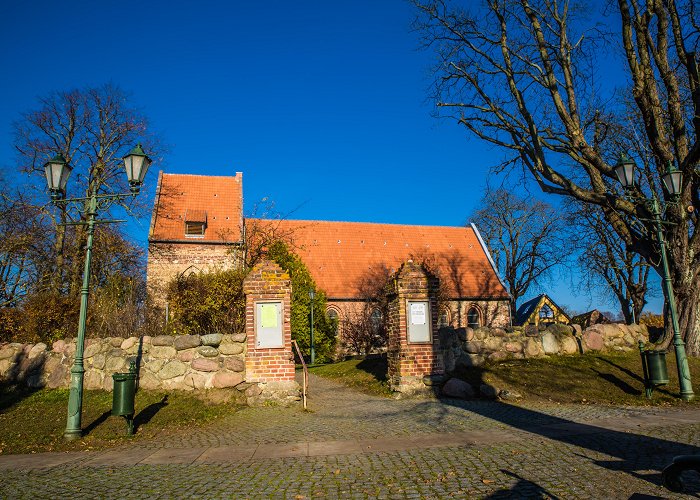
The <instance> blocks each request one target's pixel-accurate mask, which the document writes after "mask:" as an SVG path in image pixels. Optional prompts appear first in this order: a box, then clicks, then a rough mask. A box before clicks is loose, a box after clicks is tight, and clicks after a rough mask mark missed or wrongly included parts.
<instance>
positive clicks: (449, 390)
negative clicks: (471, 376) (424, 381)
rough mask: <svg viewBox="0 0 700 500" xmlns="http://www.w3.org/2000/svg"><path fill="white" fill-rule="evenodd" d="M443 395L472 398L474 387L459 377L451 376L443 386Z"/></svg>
mask: <svg viewBox="0 0 700 500" xmlns="http://www.w3.org/2000/svg"><path fill="white" fill-rule="evenodd" d="M441 392H442V395H443V396H445V397H448V398H458V399H472V398H473V397H474V389H473V388H472V386H471V384H469V383H468V382H465V381H464V380H460V379H458V378H451V379H450V380H448V381H447V382H445V385H443V386H442V391H441Z"/></svg>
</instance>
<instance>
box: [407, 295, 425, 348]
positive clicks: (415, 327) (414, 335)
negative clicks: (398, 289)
mask: <svg viewBox="0 0 700 500" xmlns="http://www.w3.org/2000/svg"><path fill="white" fill-rule="evenodd" d="M406 316H408V317H407V318H406V319H407V321H406V324H407V325H408V341H409V342H417V343H420V342H430V341H431V339H430V303H429V302H428V301H427V300H409V301H408V304H407V307H406Z"/></svg>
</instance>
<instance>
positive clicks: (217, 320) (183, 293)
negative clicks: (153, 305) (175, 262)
mask: <svg viewBox="0 0 700 500" xmlns="http://www.w3.org/2000/svg"><path fill="white" fill-rule="evenodd" d="M245 277H246V271H244V270H242V269H228V270H225V271H214V272H207V273H192V274H190V275H187V276H183V275H180V276H178V277H177V278H175V279H174V280H173V281H171V282H170V283H169V284H168V287H167V294H168V295H167V296H168V303H169V305H170V311H169V313H170V322H169V324H168V328H167V331H168V333H170V334H173V335H176V334H183V335H205V334H207V333H231V332H239V331H243V330H245V294H244V293H243V280H244V279H245Z"/></svg>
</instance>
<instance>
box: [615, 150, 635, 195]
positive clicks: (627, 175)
mask: <svg viewBox="0 0 700 500" xmlns="http://www.w3.org/2000/svg"><path fill="white" fill-rule="evenodd" d="M636 167H637V165H635V163H634V160H632V159H631V158H630V157H629V156H627V155H626V154H625V153H622V154H620V159H619V160H618V161H617V164H616V165H615V175H616V176H617V180H618V181H620V184H622V187H623V188H629V187H632V186H634V171H635V169H636Z"/></svg>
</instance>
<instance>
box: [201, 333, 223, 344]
mask: <svg viewBox="0 0 700 500" xmlns="http://www.w3.org/2000/svg"><path fill="white" fill-rule="evenodd" d="M223 337H224V336H223V335H221V334H220V333H209V334H207V335H202V337H201V339H202V345H208V346H212V347H218V346H219V344H221V340H222V339H223Z"/></svg>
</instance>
